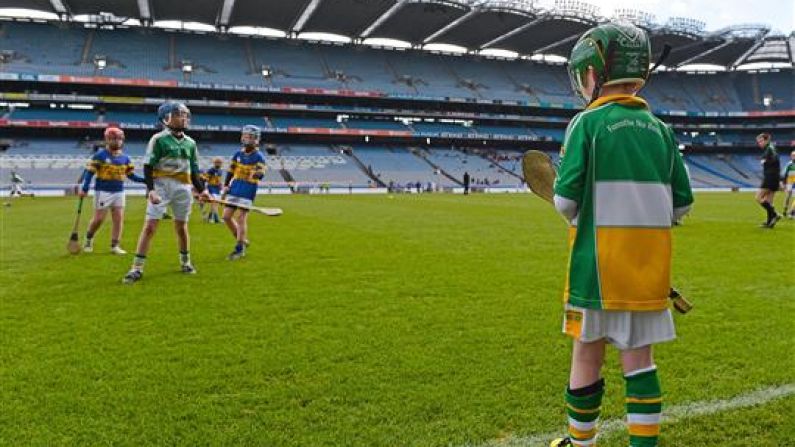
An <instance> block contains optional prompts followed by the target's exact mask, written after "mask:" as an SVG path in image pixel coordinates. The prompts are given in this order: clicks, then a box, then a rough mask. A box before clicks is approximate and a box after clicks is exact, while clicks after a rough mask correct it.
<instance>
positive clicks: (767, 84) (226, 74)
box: [0, 22, 795, 112]
mask: <svg viewBox="0 0 795 447" xmlns="http://www.w3.org/2000/svg"><path fill="white" fill-rule="evenodd" d="M0 51H2V54H3V58H2V59H0V61H2V62H0V71H5V72H10V73H22V74H40V75H41V74H45V75H73V76H100V75H101V76H108V77H116V78H134V79H151V80H175V81H190V82H194V83H217V84H229V85H256V86H267V87H277V88H287V87H293V88H327V89H350V90H356V91H374V92H382V93H386V94H390V95H402V96H405V97H420V96H423V97H447V98H473V99H480V100H514V101H516V100H521V101H531V102H539V103H544V104H552V105H554V104H571V103H576V100H575V98H574V97H573V96H572V94H571V89H570V87H569V81H568V77H567V74H566V71H565V69H564V68H563V67H562V66H556V65H548V64H540V63H534V62H530V61H526V60H496V59H486V58H475V57H473V56H448V55H441V54H431V53H428V52H423V51H414V50H407V51H396V50H380V49H371V48H366V47H362V46H351V45H346V46H336V45H321V44H312V43H306V42H302V41H296V40H285V39H281V40H269V39H255V38H244V37H237V36H232V35H223V34H194V33H183V32H167V31H163V30H159V29H138V28H129V29H114V30H104V29H87V28H84V27H82V25H79V24H68V23H60V24H57V25H56V24H49V23H21V22H0ZM100 65H102V69H100V68H99V67H100ZM794 86H795V74H793V71H792V70H784V71H779V72H771V73H745V72H728V73H713V74H700V75H695V74H685V73H671V72H662V73H657V74H655V75H654V77H653V78H652V80H651V81H650V82H649V85H648V86H647V87H646V88H645V89H644V91H643V96H645V97H647V99H649V100H650V102H651V103H652V105H653V107H654V108H655V109H659V110H679V111H688V112H734V111H754V110H771V109H772V110H792V109H795V104H794V101H793V96H795V90H794V89H795V87H794Z"/></svg>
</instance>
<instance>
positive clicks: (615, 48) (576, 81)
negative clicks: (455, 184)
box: [551, 22, 693, 447]
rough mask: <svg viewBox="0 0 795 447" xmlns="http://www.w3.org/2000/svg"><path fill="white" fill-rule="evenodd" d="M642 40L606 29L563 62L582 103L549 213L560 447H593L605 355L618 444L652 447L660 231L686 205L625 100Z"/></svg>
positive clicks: (682, 177) (638, 109) (639, 68)
mask: <svg viewBox="0 0 795 447" xmlns="http://www.w3.org/2000/svg"><path fill="white" fill-rule="evenodd" d="M650 57H651V56H650V45H649V39H648V36H647V35H646V33H645V31H643V30H641V29H640V28H637V27H635V26H634V25H631V24H628V23H623V22H620V23H607V24H604V25H600V26H597V27H595V28H592V29H590V30H589V31H587V32H586V33H585V34H584V35H583V36H581V37H580V39H579V40H578V41H577V43H576V44H575V46H574V48H573V49H572V53H571V57H570V59H569V76H570V78H571V82H572V87H573V88H574V91H575V92H576V93H577V94H578V95H579V96H580V97H581V98H582V99H583V100H584V101H585V102H586V103H587V104H588V106H587V107H586V109H585V110H584V111H582V112H580V113H579V114H577V115H576V116H575V117H574V118H573V119H572V121H571V123H569V126H568V128H567V130H566V136H565V139H564V143H563V148H562V149H561V153H562V161H561V166H560V170H559V174H558V178H557V181H556V183H555V207H556V208H557V209H558V211H559V212H560V213H561V214H562V215H563V216H564V217H565V218H566V219H567V220H568V221H569V222H570V223H571V227H570V230H569V234H570V237H569V240H570V250H571V252H570V257H569V265H568V274H567V284H566V287H565V290H564V300H565V312H564V323H563V331H564V333H566V334H567V335H568V336H570V337H571V338H573V353H572V360H571V372H570V376H569V382H568V387H567V388H566V391H565V402H566V412H567V414H568V437H566V438H561V439H556V440H554V441H553V442H552V444H551V445H552V446H554V447H558V446H567V445H571V446H593V445H595V439H596V433H597V421H598V419H599V410H600V407H601V402H602V396H603V394H604V392H605V391H604V390H605V382H604V379H603V378H602V374H601V370H602V364H603V362H604V356H605V347H606V345H607V344H611V345H613V346H615V347H616V348H617V349H618V350H619V351H620V357H621V363H622V366H623V373H624V381H625V392H626V400H625V402H626V412H627V423H628V426H629V442H630V446H632V447H654V446H656V445H657V437H658V435H659V432H660V412H661V408H662V390H661V388H660V381H659V379H658V377H657V367H656V366H655V364H654V360H653V357H652V345H654V344H656V343H661V342H664V341H668V340H672V339H674V338H675V337H676V335H675V332H674V325H673V320H672V317H671V312H670V310H669V309H668V294H669V291H670V288H671V284H670V275H671V225H672V222H673V221H675V220H676V219H677V218H678V217H680V216H681V215H683V214H684V213H685V212H687V210H688V209H689V207H690V205H691V203H692V202H693V197H692V192H691V190H690V183H689V181H688V178H687V174H686V173H685V168H684V164H683V161H682V158H681V156H680V154H679V151H678V149H677V142H676V140H675V137H674V134H673V132H672V131H671V129H669V128H668V127H667V126H666V125H665V124H664V123H663V122H662V121H660V120H659V119H657V118H656V117H655V116H654V115H652V114H651V112H650V111H649V106H648V104H647V103H646V101H644V100H643V99H641V98H639V97H637V96H636V93H637V92H638V91H639V90H640V89H641V88H642V87H643V85H644V83H645V82H646V79H647V78H648V76H649V74H650V70H649V60H650Z"/></svg>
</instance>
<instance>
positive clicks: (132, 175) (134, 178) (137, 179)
mask: <svg viewBox="0 0 795 447" xmlns="http://www.w3.org/2000/svg"><path fill="white" fill-rule="evenodd" d="M127 178H128V179H130V180H132V181H134V182H136V183H146V179H145V178H144V177H141V176H138V175H135V172H134V171H133V169H132V167H130V170H129V171H127Z"/></svg>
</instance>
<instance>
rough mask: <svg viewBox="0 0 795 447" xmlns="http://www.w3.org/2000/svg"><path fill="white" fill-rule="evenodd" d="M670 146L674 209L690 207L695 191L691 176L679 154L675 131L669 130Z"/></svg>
mask: <svg viewBox="0 0 795 447" xmlns="http://www.w3.org/2000/svg"><path fill="white" fill-rule="evenodd" d="M668 139H669V140H670V141H669V145H670V147H671V152H672V158H673V160H672V164H671V193H672V195H673V202H674V203H673V205H674V208H681V207H683V206H689V205H691V204H692V203H693V190H692V188H690V176H689V175H688V174H687V169H685V161H684V159H683V158H682V154H680V153H679V147H678V146H677V142H676V136H674V133H673V130H672V129H671V128H668Z"/></svg>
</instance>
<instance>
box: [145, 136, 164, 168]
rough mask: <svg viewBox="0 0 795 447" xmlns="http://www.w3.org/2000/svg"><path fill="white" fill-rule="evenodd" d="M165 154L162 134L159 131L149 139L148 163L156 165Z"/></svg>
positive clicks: (147, 149)
mask: <svg viewBox="0 0 795 447" xmlns="http://www.w3.org/2000/svg"><path fill="white" fill-rule="evenodd" d="M162 156H163V150H162V148H161V146H160V134H159V133H157V134H155V135H153V136H152V138H150V139H149V143H148V144H147V145H146V163H145V164H148V165H149V166H156V165H157V163H158V162H159V161H160V158H162Z"/></svg>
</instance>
